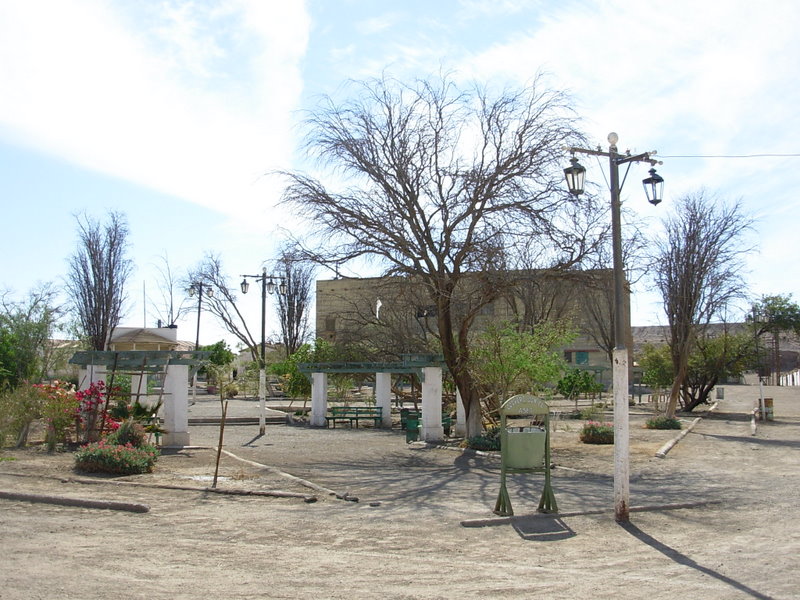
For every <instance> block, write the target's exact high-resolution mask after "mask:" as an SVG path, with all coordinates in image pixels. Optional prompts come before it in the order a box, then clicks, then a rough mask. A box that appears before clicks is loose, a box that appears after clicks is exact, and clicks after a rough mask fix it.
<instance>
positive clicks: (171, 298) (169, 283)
mask: <svg viewBox="0 0 800 600" xmlns="http://www.w3.org/2000/svg"><path fill="white" fill-rule="evenodd" d="M158 259H159V262H158V263H157V264H156V265H155V267H156V271H158V282H157V283H158V293H159V296H160V297H159V298H157V299H155V300H152V299H150V298H148V300H150V304H151V305H152V306H153V310H154V312H155V314H156V317H157V318H158V321H159V322H160V323H165V324H166V325H167V326H171V325H174V324H175V321H176V320H177V319H178V317H180V315H182V314H183V313H185V312H186V311H187V310H188V309H187V308H186V306H185V299H183V300H181V301H180V302H178V299H177V298H176V296H177V294H176V289H178V288H179V287H180V284H179V282H178V278H177V277H176V274H175V272H174V271H173V270H172V266H171V265H170V262H169V255H168V254H167V251H166V250H165V251H164V253H163V254H162V255H160V256H159V257H158Z"/></svg>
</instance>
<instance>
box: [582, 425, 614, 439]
mask: <svg viewBox="0 0 800 600" xmlns="http://www.w3.org/2000/svg"><path fill="white" fill-rule="evenodd" d="M580 440H581V441H582V442H583V443H584V444H613V443H614V425H613V424H612V423H598V422H597V421H589V422H588V423H584V425H583V429H581V433H580Z"/></svg>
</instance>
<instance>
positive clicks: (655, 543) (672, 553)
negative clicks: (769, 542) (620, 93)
mask: <svg viewBox="0 0 800 600" xmlns="http://www.w3.org/2000/svg"><path fill="white" fill-rule="evenodd" d="M620 527H622V528H623V529H624V530H625V531H627V532H628V533H630V534H631V535H632V536H633V537H635V538H636V539H638V540H639V541H641V542H643V543H644V544H647V545H648V546H650V547H651V548H653V549H654V550H657V551H659V552H661V554H663V555H664V556H666V557H667V558H669V559H670V560H672V561H674V562H675V563H677V564H679V565H682V566H685V567H689V568H691V569H695V570H696V571H698V572H700V573H703V574H704V575H708V576H709V577H713V578H714V579H717V580H719V581H721V582H723V583H725V584H727V585H729V586H731V587H732V588H735V589H736V590H738V591H740V592H742V593H745V594H747V595H749V596H751V597H753V598H760V599H762V600H772V596H767V595H766V594H762V593H761V592H759V591H757V590H754V589H753V588H751V587H748V586H747V585H745V584H743V583H741V582H740V581H736V580H735V579H733V578H732V577H728V576H727V575H723V574H722V573H719V572H717V571H715V570H714V569H710V568H709V567H705V566H703V565H701V564H699V563H697V562H696V561H694V560H693V559H691V558H689V557H688V556H686V555H685V554H682V553H681V552H678V551H677V550H675V549H674V548H671V547H670V546H667V545H666V544H664V543H663V542H660V541H659V540H657V539H656V538H654V537H653V536H651V535H649V534H647V533H645V532H644V531H642V530H641V529H639V528H638V527H637V526H636V525H634V524H633V523H620Z"/></svg>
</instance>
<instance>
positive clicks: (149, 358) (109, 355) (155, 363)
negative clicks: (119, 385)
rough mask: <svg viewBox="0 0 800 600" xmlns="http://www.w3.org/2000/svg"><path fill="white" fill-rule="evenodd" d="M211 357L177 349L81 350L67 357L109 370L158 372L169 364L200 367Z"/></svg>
mask: <svg viewBox="0 0 800 600" xmlns="http://www.w3.org/2000/svg"><path fill="white" fill-rule="evenodd" d="M210 357H211V352H205V351H188V352H183V351H179V350H124V351H113V350H104V351H99V350H83V351H80V352H76V353H75V354H73V355H72V358H70V359H69V362H70V364H73V365H79V366H82V367H88V366H89V365H94V366H102V367H108V368H110V369H111V370H114V371H116V370H135V371H144V372H150V373H155V372H160V371H163V369H164V367H167V366H169V365H189V366H195V367H200V366H202V364H203V363H204V362H205V361H207V360H208V359H209V358H210Z"/></svg>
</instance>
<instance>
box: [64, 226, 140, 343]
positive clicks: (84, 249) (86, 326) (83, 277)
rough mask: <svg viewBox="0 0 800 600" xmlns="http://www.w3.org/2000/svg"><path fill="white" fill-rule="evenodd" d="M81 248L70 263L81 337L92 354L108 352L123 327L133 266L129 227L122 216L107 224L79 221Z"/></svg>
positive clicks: (71, 290) (71, 292)
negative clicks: (129, 254) (113, 334)
mask: <svg viewBox="0 0 800 600" xmlns="http://www.w3.org/2000/svg"><path fill="white" fill-rule="evenodd" d="M76 221H77V223H78V247H77V249H76V251H75V254H73V255H72V257H71V258H70V259H69V270H68V272H67V280H66V287H67V291H68V293H69V295H70V300H71V302H72V308H73V310H74V312H75V315H76V317H77V321H78V324H79V327H80V329H81V333H82V335H83V336H85V337H86V338H87V339H88V341H89V345H90V347H91V349H92V350H105V349H106V346H107V345H108V342H109V340H110V338H111V332H112V331H113V330H114V328H115V327H116V326H117V325H119V321H120V319H121V318H122V315H123V306H124V303H125V284H126V283H127V281H128V279H129V277H130V275H131V272H132V271H133V263H132V262H131V261H130V260H129V259H128V258H127V257H126V253H127V250H128V233H129V231H128V224H127V221H126V219H125V216H124V215H123V214H122V213H119V212H115V211H112V212H110V213H108V220H107V221H106V223H105V224H101V223H100V222H98V221H94V220H92V219H91V218H90V217H88V216H86V215H82V216H78V217H76Z"/></svg>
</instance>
